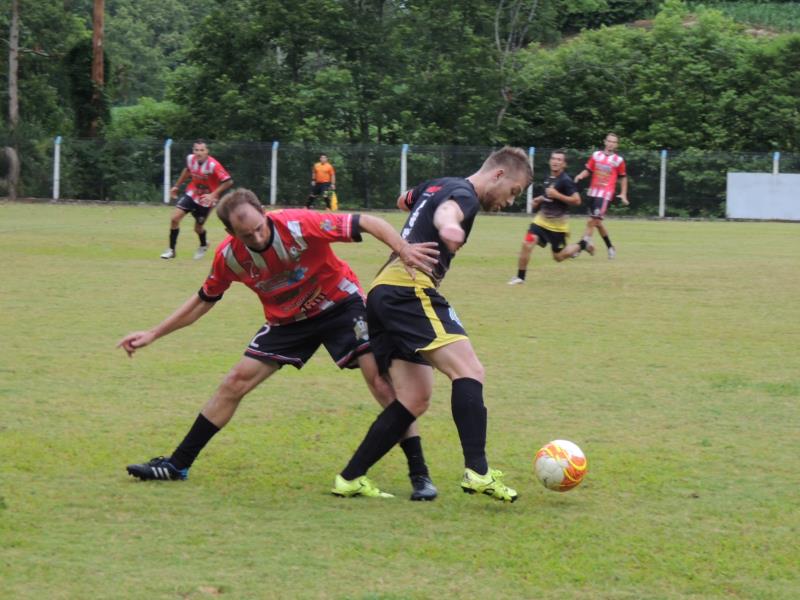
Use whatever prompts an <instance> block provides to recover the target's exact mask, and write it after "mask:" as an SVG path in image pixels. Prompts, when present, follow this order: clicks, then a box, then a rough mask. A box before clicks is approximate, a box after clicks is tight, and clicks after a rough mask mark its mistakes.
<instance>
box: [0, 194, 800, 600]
mask: <svg viewBox="0 0 800 600" xmlns="http://www.w3.org/2000/svg"><path fill="white" fill-rule="evenodd" d="M169 210H171V209H169ZM169 210H168V209H166V208H164V207H120V206H74V205H67V206H64V205H30V204H0V250H2V253H3V267H2V274H3V277H2V285H1V286H0V289H1V291H0V332H1V337H0V340H1V342H0V400H2V406H3V408H4V418H3V419H2V424H0V581H1V582H2V583H0V597H4V598H5V597H7V598H15V599H17V598H25V599H27V598H32V599H40V598H54V599H55V598H146V599H150V598H210V597H220V598H342V599H344V598H347V599H364V600H365V599H387V600H388V599H401V598H402V599H405V598H466V597H498V596H499V597H506V598H586V599H594V598H609V599H612V598H613V599H617V598H620V599H622V598H775V599H785V598H790V597H794V596H796V594H797V590H798V589H800V567H798V561H797V556H798V555H799V554H800V547H799V546H800V544H799V543H798V534H800V511H798V505H799V504H800V492H798V476H797V456H798V454H799V453H800V435H799V434H798V416H799V413H798V406H799V404H798V401H799V400H800V353H798V347H800V329H799V328H798V317H799V316H800V314H799V313H798V307H799V306H800V302H799V301H800V277H799V276H798V273H800V225H796V224H781V223H725V222H712V223H709V222H652V221H623V222H620V221H611V222H610V223H609V226H610V230H611V234H612V239H614V241H615V243H616V244H617V247H618V251H619V254H618V258H617V260H615V261H608V260H606V259H605V256H604V253H603V251H602V250H600V251H599V252H598V256H596V257H594V258H592V257H589V256H587V255H585V254H584V255H582V256H581V257H580V258H579V259H577V260H571V261H567V262H566V263H562V264H555V263H554V262H553V261H552V260H550V258H549V252H545V251H542V250H541V249H537V250H536V251H535V252H534V257H533V261H532V264H531V270H530V272H529V277H528V282H527V283H526V284H525V285H524V286H519V287H514V288H511V287H508V286H507V285H506V281H507V280H508V279H509V278H510V277H511V276H513V275H514V274H515V271H516V253H517V250H518V246H519V242H520V241H521V238H522V235H523V232H524V230H525V228H526V227H527V220H526V219H525V218H522V217H518V218H502V217H498V218H493V217H480V218H479V219H478V221H477V222H476V225H475V228H474V230H473V234H472V236H471V238H470V241H469V244H467V246H466V247H465V248H464V249H463V250H462V251H461V252H460V253H459V255H458V257H457V258H456V259H455V261H454V264H453V269H452V271H451V273H450V274H449V275H448V277H447V279H446V281H445V284H444V286H443V289H442V291H443V293H444V294H445V295H446V296H447V297H448V299H449V300H450V301H451V303H452V304H453V306H454V307H455V308H456V310H457V311H458V313H459V316H460V317H461V319H462V321H463V322H464V323H465V326H466V327H467V330H468V331H469V333H470V336H471V338H472V340H473V343H474V345H475V347H476V349H477V352H478V355H479V356H480V358H481V360H482V361H483V363H484V366H485V367H486V370H487V383H486V387H485V392H486V402H487V405H488V407H489V444H488V451H489V459H490V463H491V464H493V465H494V466H496V467H499V468H501V469H503V470H504V471H505V472H506V474H507V480H508V482H509V484H510V485H512V486H513V487H516V488H517V489H518V490H519V492H520V500H519V501H518V502H516V503H515V504H513V505H503V504H500V503H498V502H495V501H492V500H491V499H489V498H486V497H472V496H467V495H465V494H462V493H461V491H460V489H459V485H458V480H459V477H460V474H461V467H462V462H461V454H460V448H459V444H458V439H457V435H456V431H455V427H454V425H453V423H452V419H451V416H450V408H449V386H448V385H446V381H445V380H444V378H443V377H441V376H438V377H437V388H436V391H435V396H434V399H433V403H432V407H431V409H430V411H429V413H428V414H426V415H425V416H424V417H423V419H422V420H421V428H422V434H423V444H424V446H425V449H426V454H427V458H428V462H429V465H430V467H431V471H432V476H433V478H434V481H435V482H436V483H437V485H438V487H439V490H440V497H439V499H437V500H436V501H435V502H433V503H426V504H418V503H412V502H409V501H408V500H407V499H406V497H407V494H408V492H409V484H408V482H407V478H406V474H405V461H404V459H403V457H402V453H401V452H399V451H397V450H395V451H393V452H391V453H390V454H389V455H388V456H387V457H386V458H385V459H384V460H383V461H381V463H379V464H378V465H377V466H376V467H375V468H374V469H373V470H372V471H371V473H370V475H371V476H372V477H373V478H374V479H375V480H376V481H377V482H378V483H379V485H380V486H381V487H382V488H384V489H386V490H388V491H391V492H393V493H395V494H397V498H395V499H393V500H368V499H350V500H343V499H337V498H334V497H333V496H331V495H329V493H328V490H329V487H330V485H331V483H332V480H333V476H334V475H335V473H336V472H337V471H338V470H340V469H341V468H342V467H343V466H344V464H345V462H346V461H347V459H348V458H349V456H350V454H351V452H352V451H353V449H354V448H355V446H356V445H357V444H358V443H359V441H360V440H361V438H362V436H363V434H364V432H365V431H366V428H367V427H368V425H369V423H370V422H371V421H372V419H373V418H374V416H375V415H376V413H377V410H378V409H377V404H375V403H374V401H373V400H372V399H371V398H370V397H369V394H368V392H367V390H366V387H365V386H364V384H363V383H362V381H361V377H360V375H359V374H358V373H357V372H339V371H338V370H337V369H336V368H335V367H334V365H333V364H332V362H331V361H330V359H329V358H328V357H327V355H326V354H325V353H324V350H323V351H321V352H320V353H318V355H317V356H315V357H314V359H313V360H312V361H311V363H310V364H309V365H308V366H307V367H306V368H304V369H303V370H302V371H301V372H297V371H295V370H294V369H291V368H286V369H284V370H283V371H282V372H280V373H278V374H277V375H276V376H274V377H273V378H272V379H271V380H268V381H267V382H266V383H265V384H263V385H262V386H261V387H260V388H258V389H257V390H256V391H255V392H253V393H252V394H251V395H250V396H249V397H247V398H246V399H245V400H244V401H243V403H242V405H241V406H240V409H239V412H238V413H237V415H236V417H235V418H234V419H233V421H232V422H231V423H230V425H229V426H228V427H227V428H226V429H225V430H224V431H223V432H221V433H220V434H219V435H218V436H217V437H216V438H215V439H214V440H213V441H212V442H211V444H210V445H209V446H208V447H207V448H206V451H205V452H204V453H203V454H201V455H200V458H199V459H198V461H197V462H196V463H195V465H194V467H193V468H192V471H191V477H190V479H189V481H187V482H173V483H142V482H137V481H134V480H132V479H131V478H129V477H128V476H127V475H126V473H125V470H124V467H125V465H126V464H127V463H130V462H140V461H144V460H147V459H149V458H150V457H152V456H156V455H158V454H169V453H170V452H171V451H172V449H173V448H174V447H175V445H176V444H177V443H178V442H179V441H180V439H181V438H182V437H183V435H184V434H185V432H186V430H187V429H188V427H189V425H190V424H191V423H192V421H193V420H194V418H195V415H196V414H197V412H198V410H199V408H200V406H201V405H202V403H203V402H205V400H206V399H207V397H208V396H209V395H210V394H211V393H212V392H213V390H214V388H215V387H216V385H217V384H218V383H219V381H220V380H221V378H222V376H223V375H224V373H225V372H226V371H227V369H228V368H229V367H230V366H231V365H232V364H233V363H234V362H235V361H236V360H238V358H239V356H240V355H241V352H242V351H243V349H244V347H245V345H246V343H247V342H248V341H249V339H250V337H251V336H252V335H253V334H254V333H255V332H256V331H257V329H258V328H259V326H260V325H261V323H262V316H261V310H260V305H259V303H258V301H257V299H256V298H255V296H254V295H253V294H252V293H251V292H250V291H249V290H247V289H245V288H244V286H241V285H238V286H234V287H233V288H232V289H231V290H230V291H229V292H228V294H227V295H226V297H225V299H224V300H223V301H222V302H221V303H220V304H219V305H218V306H217V307H216V308H214V310H212V311H211V313H209V314H208V315H207V316H206V317H204V318H203V319H201V321H200V322H198V323H197V324H195V325H194V326H192V327H190V328H188V329H184V330H182V331H179V332H176V333H174V334H172V335H170V336H168V337H166V338H163V339H161V340H159V341H158V342H157V343H156V344H155V345H154V346H152V347H150V348H146V349H144V350H143V351H141V352H139V353H138V354H137V356H136V357H135V358H134V359H133V360H129V359H128V358H127V357H126V356H125V354H124V353H123V352H122V351H121V350H117V349H115V348H114V346H115V344H116V342H117V341H118V340H119V338H121V337H122V336H123V335H124V334H125V333H127V332H129V331H132V330H135V329H140V328H146V327H150V326H152V325H154V324H155V323H157V322H159V321H160V320H161V319H162V318H164V317H165V316H166V315H167V314H169V313H170V312H171V311H172V310H174V309H175V308H176V307H177V306H178V305H179V304H180V303H181V302H183V301H184V300H185V299H186V298H187V297H188V296H190V295H191V294H193V293H195V292H196V290H197V289H198V287H199V286H200V284H201V283H202V281H203V279H204V277H205V274H206V273H207V271H208V268H209V264H210V259H209V257H206V258H205V259H204V260H202V261H193V260H192V259H191V254H192V252H193V251H194V248H195V247H196V245H197V238H196V236H195V235H194V234H193V233H192V231H191V222H190V220H189V219H186V220H185V221H184V223H183V225H184V226H183V229H182V232H181V236H180V239H179V242H178V258H177V259H176V260H174V261H164V260H161V259H159V258H158V255H159V254H160V253H161V251H163V249H164V247H165V246H166V240H167V230H168V221H169ZM388 218H389V220H390V221H391V222H392V223H393V224H395V225H396V226H399V225H400V223H401V217H400V215H389V216H388ZM572 227H573V232H574V234H577V232H578V231H580V230H581V229H582V227H583V219H574V221H573V225H572ZM210 231H211V234H210V239H211V241H212V243H214V244H216V243H217V242H219V241H220V239H221V238H222V230H221V227H220V225H219V223H218V221H217V220H216V219H215V218H214V219H212V220H211V224H210ZM600 246H601V248H602V243H601V244H600ZM336 250H337V252H338V253H339V254H340V256H342V257H344V258H345V259H347V260H349V261H350V262H351V264H352V265H353V267H354V268H355V270H356V272H357V273H358V274H359V276H360V277H361V278H362V281H364V282H365V283H367V282H368V281H369V280H370V279H371V277H372V275H373V274H374V272H375V270H376V269H377V268H378V266H379V265H380V264H381V262H382V260H383V258H384V257H385V255H386V252H385V249H384V248H383V247H382V245H381V244H380V243H379V242H377V241H375V240H374V239H371V238H370V239H367V240H366V241H365V242H364V243H363V244H349V245H346V244H340V245H337V246H336ZM554 438H566V439H569V440H572V441H574V442H576V443H577V444H579V445H580V446H581V447H582V448H583V450H584V451H585V452H586V454H587V457H588V459H589V475H588V476H587V478H586V480H585V481H584V483H583V484H582V485H581V486H580V487H578V488H577V489H576V490H573V491H571V492H569V493H566V494H557V493H554V492H549V491H547V490H545V489H544V488H543V487H541V486H540V485H539V484H538V483H537V482H536V481H535V479H534V477H533V470H532V466H531V461H532V458H533V456H534V453H535V452H536V450H537V449H538V448H539V447H540V446H541V445H543V444H544V443H546V442H547V441H549V440H551V439H554Z"/></svg>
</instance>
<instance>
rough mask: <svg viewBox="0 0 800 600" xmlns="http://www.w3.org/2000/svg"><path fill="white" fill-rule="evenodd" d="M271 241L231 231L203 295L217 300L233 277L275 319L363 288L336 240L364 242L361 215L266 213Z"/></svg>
mask: <svg viewBox="0 0 800 600" xmlns="http://www.w3.org/2000/svg"><path fill="white" fill-rule="evenodd" d="M267 226H268V227H269V229H270V233H271V236H270V243H269V246H268V247H267V249H266V250H264V251H263V252H254V251H252V250H250V249H249V248H248V247H247V246H246V245H245V244H244V242H242V241H241V240H239V239H237V238H235V237H233V236H228V237H227V238H225V239H224V240H223V241H222V243H221V244H220V245H219V246H217V249H216V252H215V254H214V263H213V266H212V268H211V273H210V274H209V276H208V278H207V279H206V281H205V283H204V284H203V287H202V288H201V289H200V292H199V294H200V297H201V298H202V299H203V300H205V301H207V302H215V301H217V300H219V299H220V298H222V295H223V294H224V293H225V291H226V290H227V289H228V287H230V285H231V283H233V282H234V281H240V282H242V283H243V284H245V285H246V286H247V287H249V288H250V289H251V290H253V291H254V292H255V293H256V294H257V295H258V297H259V299H260V300H261V304H263V306H264V315H265V317H266V319H267V323H268V324H270V325H281V324H285V323H291V322H294V321H300V320H302V319H308V318H311V317H315V316H317V315H319V314H320V313H322V312H323V311H325V310H326V309H328V308H330V307H332V306H334V305H335V304H337V303H339V302H342V301H344V300H346V299H348V298H350V297H351V296H353V295H358V296H360V297H361V298H362V299H363V298H364V291H363V290H362V288H361V285H360V284H359V282H358V279H357V278H356V275H355V273H353V271H352V269H351V268H350V266H349V265H348V264H347V263H346V262H345V261H343V260H342V259H340V258H339V257H338V256H336V255H335V254H334V253H333V250H332V249H331V243H332V242H360V241H361V230H360V228H359V215H348V214H342V213H336V214H331V213H318V212H315V211H311V210H306V209H289V210H279V211H274V212H270V213H267Z"/></svg>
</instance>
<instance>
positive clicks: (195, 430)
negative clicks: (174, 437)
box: [169, 413, 219, 469]
mask: <svg viewBox="0 0 800 600" xmlns="http://www.w3.org/2000/svg"><path fill="white" fill-rule="evenodd" d="M218 431H219V427H217V426H216V425H214V424H213V423H212V422H211V421H209V420H208V419H206V418H205V417H204V416H203V414H202V413H200V414H199V415H197V419H195V422H194V425H192V428H191V429H190V430H189V433H187V434H186V437H185V438H183V441H182V442H181V443H180V446H178V447H177V448H175V452H173V453H172V456H171V457H170V459H169V462H171V463H172V465H173V466H174V467H175V468H176V469H188V468H189V467H191V466H192V463H193V462H194V459H195V458H197V455H198V454H200V451H201V450H202V449H203V448H205V445H206V444H207V443H208V442H209V440H211V438H212V437H214V434H216V433H217V432H218Z"/></svg>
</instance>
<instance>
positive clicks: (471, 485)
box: [461, 469, 518, 502]
mask: <svg viewBox="0 0 800 600" xmlns="http://www.w3.org/2000/svg"><path fill="white" fill-rule="evenodd" d="M502 478H503V472H502V471H500V470H498V469H489V471H488V472H487V473H486V475H478V474H477V473H476V472H475V471H473V470H472V469H464V478H463V479H462V480H461V489H462V490H464V493H465V494H486V495H487V496H491V497H492V498H494V499H495V500H502V501H503V502H514V501H515V500H516V499H517V497H518V495H517V490H514V489H512V488H510V487H508V486H507V485H506V484H504V483H503V482H502V481H501V479H502Z"/></svg>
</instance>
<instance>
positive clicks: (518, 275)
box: [517, 269, 527, 281]
mask: <svg viewBox="0 0 800 600" xmlns="http://www.w3.org/2000/svg"><path fill="white" fill-rule="evenodd" d="M525 271H527V269H520V270H518V271H517V277H519V278H520V279H522V280H523V281H525Z"/></svg>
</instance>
